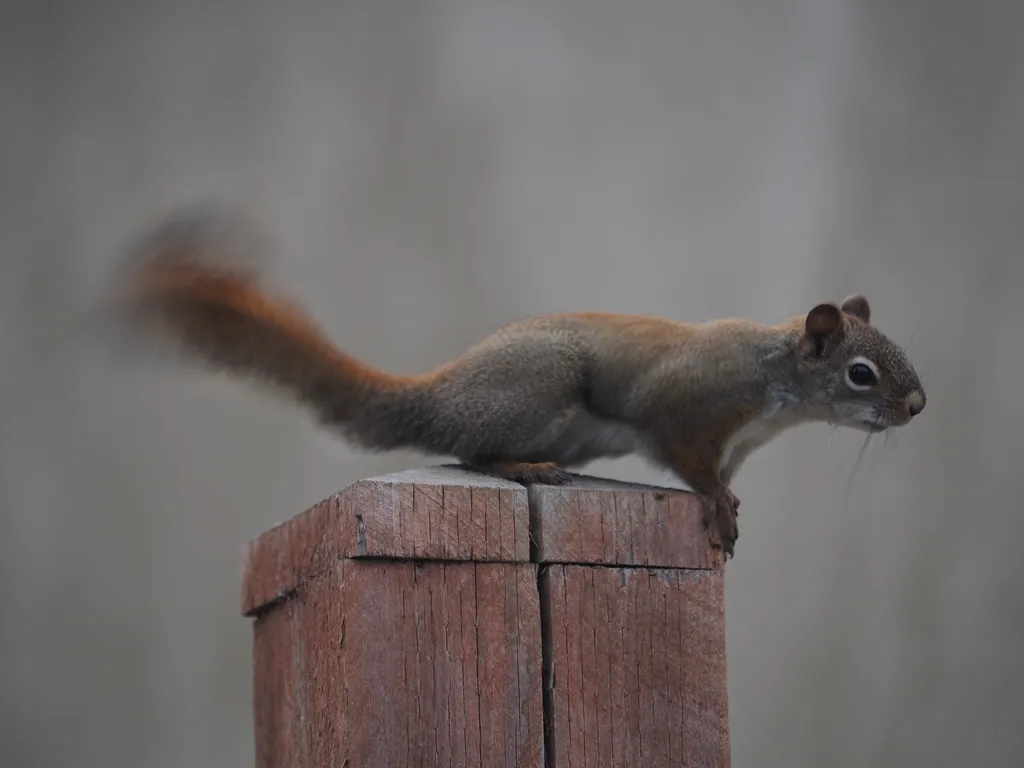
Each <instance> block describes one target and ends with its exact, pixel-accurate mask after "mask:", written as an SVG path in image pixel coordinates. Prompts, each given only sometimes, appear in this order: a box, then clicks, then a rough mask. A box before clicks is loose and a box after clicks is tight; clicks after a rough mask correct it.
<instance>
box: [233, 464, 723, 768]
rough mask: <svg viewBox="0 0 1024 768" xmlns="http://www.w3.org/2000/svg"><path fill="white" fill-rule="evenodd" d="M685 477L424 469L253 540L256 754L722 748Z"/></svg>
mask: <svg viewBox="0 0 1024 768" xmlns="http://www.w3.org/2000/svg"><path fill="white" fill-rule="evenodd" d="M699 517H700V515H699V509H698V508H697V505H696V502H695V499H694V498H693V496H692V495H690V494H687V493H681V492H678V491H668V490H665V489H656V488H650V487H646V486H635V485H626V484H621V483H614V482H611V481H604V480H597V479H595V478H588V477H577V478H576V480H575V482H574V483H573V484H572V485H570V486H562V487H553V486H533V487H531V488H530V489H529V492H528V491H527V488H526V487H524V486H521V485H518V484H515V483H511V482H506V481H502V480H498V479H495V478H491V477H487V476H484V475H480V474H476V473H471V472H467V471H464V470H462V469H459V468H456V467H431V468H428V469H421V470H412V471H408V472H399V473H396V474H392V475H387V476H384V477H376V478H369V479H366V480H361V481H359V482H357V483H354V484H353V485H351V486H349V487H348V488H346V489H345V490H343V491H341V492H340V493H337V494H335V495H334V496H332V497H330V498H328V499H326V500H325V501H323V502H321V503H319V504H317V505H316V506H314V507H313V508H312V509H310V510H308V511H306V512H304V513H302V514H300V515H298V516H297V517H295V518H293V519H291V520H289V521H288V522H286V523H283V524H281V525H278V526H276V527H275V528H272V529H271V530H269V531H267V532H266V533H264V534H263V535H261V536H260V537H258V538H257V539H256V540H255V541H253V542H252V543H251V544H250V545H249V547H248V550H247V552H246V562H245V575H244V582H243V597H242V608H243V612H244V614H245V615H247V616H250V617H253V618H254V621H253V631H254V645H253V664H254V718H255V736H256V763H257V766H259V768H286V767H287V768H291V767H292V766H294V767H296V768H298V767H299V766H302V768H328V767H330V768H335V767H337V768H342V767H343V766H344V767H346V768H377V767H378V766H379V767H380V768H391V767H392V766H395V767H397V766H406V765H408V766H435V765H436V766H440V765H444V766H466V767H467V768H469V766H481V767H483V768H491V766H499V767H500V766H509V767H511V766H517V767H519V766H521V767H522V768H543V767H545V766H546V767H547V768H568V766H569V765H570V762H571V764H572V765H574V766H575V765H581V766H591V765H592V766H627V767H632V766H644V767H646V766H651V767H655V768H656V767H658V766H682V765H686V766H694V767H695V768H696V767H700V768H703V767H704V766H709V767H710V766H715V767H719V766H720V767H722V768H727V766H728V764H729V743H728V723H727V701H726V693H725V647H724V641H725V636H724V612H723V580H722V567H721V560H720V557H719V556H718V554H717V553H716V552H714V551H713V550H711V549H710V547H709V546H708V545H707V537H706V536H705V535H704V533H703V531H702V530H701V527H700V521H699Z"/></svg>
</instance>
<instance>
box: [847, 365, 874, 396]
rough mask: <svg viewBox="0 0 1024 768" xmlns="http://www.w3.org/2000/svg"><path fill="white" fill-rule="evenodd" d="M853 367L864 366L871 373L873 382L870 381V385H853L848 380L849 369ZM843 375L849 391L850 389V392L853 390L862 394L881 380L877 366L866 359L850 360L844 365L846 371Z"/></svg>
mask: <svg viewBox="0 0 1024 768" xmlns="http://www.w3.org/2000/svg"><path fill="white" fill-rule="evenodd" d="M855 365H863V366H866V367H867V368H868V369H870V371H871V373H872V375H873V376H874V378H875V380H874V381H872V382H871V383H870V384H854V383H853V380H852V379H851V378H850V369H851V368H853V366H855ZM844 375H845V378H846V386H848V387H849V388H850V389H852V390H854V391H856V392H864V391H865V390H868V389H871V388H872V387H874V386H875V385H876V384H878V381H879V379H880V378H881V377H880V376H879V375H878V366H877V365H875V364H874V363H873V362H871V361H870V360H868V359H867V358H866V357H855V358H853V359H852V360H850V361H849V362H848V363H847V364H846V371H845V374H844Z"/></svg>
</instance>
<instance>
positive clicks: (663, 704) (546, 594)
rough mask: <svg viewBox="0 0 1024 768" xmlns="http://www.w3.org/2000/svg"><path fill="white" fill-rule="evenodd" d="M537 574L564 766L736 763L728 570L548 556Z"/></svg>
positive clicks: (706, 767) (554, 726) (713, 766)
mask: <svg viewBox="0 0 1024 768" xmlns="http://www.w3.org/2000/svg"><path fill="white" fill-rule="evenodd" d="M540 581H541V590H542V600H543V602H544V605H545V615H546V620H547V621H549V622H550V628H551V639H550V646H551V647H550V648H549V649H548V653H547V656H548V659H549V661H548V664H549V665H550V666H549V668H548V669H547V670H546V674H547V679H548V687H549V689H550V690H549V696H548V706H549V707H550V709H551V718H550V719H549V729H550V734H549V737H548V745H549V747H550V748H551V749H552V754H553V756H554V762H553V764H554V765H555V766H559V767H561V766H570V765H572V766H576V765H581V766H636V765H643V766H652V767H657V766H680V765H681V766H693V767H694V768H724V767H725V766H728V765H729V732H728V720H727V709H728V702H727V696H726V687H725V672H726V669H725V621H724V611H723V588H722V574H721V572H720V571H698V570H668V569H655V570H650V569H637V568H608V567H590V566H577V565H551V566H547V567H546V568H545V569H544V570H543V572H542V574H541V580H540ZM598 638H602V639H600V640H599V639H598Z"/></svg>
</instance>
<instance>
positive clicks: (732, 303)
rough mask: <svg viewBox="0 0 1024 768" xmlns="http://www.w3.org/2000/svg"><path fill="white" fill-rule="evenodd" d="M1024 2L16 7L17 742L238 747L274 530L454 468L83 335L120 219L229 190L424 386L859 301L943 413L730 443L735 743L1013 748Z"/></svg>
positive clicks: (853, 757)
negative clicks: (740, 462)
mask: <svg viewBox="0 0 1024 768" xmlns="http://www.w3.org/2000/svg"><path fill="white" fill-rule="evenodd" d="M1013 5H1014V4H1013V3H1011V2H1009V1H1007V2H1001V3H1000V2H994V1H993V2H986V1H984V0H978V2H974V3H954V2H938V1H937V0H933V2H904V3H896V2H892V3H883V2H868V0H860V1H858V0H756V1H755V0H747V2H741V1H740V0H698V1H695V2H671V1H670V0H632V2H629V3H626V2H614V3H613V2H607V1H606V0H519V1H518V2H515V3H510V2H500V1H499V0H491V1H490V2H485V1H484V0H427V1H426V2H424V0H377V1H376V2H369V1H366V2H354V1H352V2H346V3H341V2H334V3H327V2H316V0H302V2H299V0H294V2H292V3H291V4H290V5H289V4H286V3H283V2H282V3H270V2H241V0H220V1H219V2H213V3H211V2H200V1H199V0H179V2H177V3H158V2H151V1H149V0H140V1H138V2H135V3H128V2H114V1H113V0H77V2H70V1H65V2H51V3H38V2H37V3H30V2H27V1H26V2H21V3H17V2H12V1H11V0H9V1H8V2H7V3H5V4H4V5H3V10H2V12H0V13H2V15H0V37H2V39H0V51H2V54H0V56H2V60H0V64H2V67H0V72H2V75H0V77H2V81H0V82H2V91H0V94H2V97H3V98H2V102H0V103H2V108H3V120H2V121H0V138H2V143H0V146H2V147H3V150H2V156H0V158H2V168H3V186H2V188H0V190H2V191H0V194H2V200H0V222H2V223H0V248H2V259H3V261H2V265H3V278H2V280H0V297H2V301H0V372H2V373H0V388H2V389H0V407H2V409H3V412H2V422H0V423H2V425H3V428H2V438H0V446H2V450H3V455H2V462H0V503H2V528H0V568H2V572H0V577H2V581H0V597H2V601H3V602H2V605H0V615H2V617H3V618H2V627H3V629H2V646H0V665H2V666H0V675H2V680H3V684H2V686H0V707H2V710H0V738H2V745H0V746H2V754H4V755H5V756H6V757H5V759H4V761H3V762H4V764H5V765H10V766H63V765H66V766H126V767H128V766H131V767H135V766H147V767H148V766H155V767H163V766H190V767H191V766H207V765H209V766H229V765H232V766H233V765H238V766H244V765H250V764H251V762H252V745H251V720H250V703H249V696H250V683H249V674H250V656H249V654H250V639H249V626H248V624H247V622H246V621H245V620H243V619H242V618H240V617H239V616H238V604H239V601H238V592H239V584H238V582H239V570H240V552H241V545H242V543H243V541H245V540H246V539H249V538H251V537H253V536H255V535H256V534H258V533H259V532H260V531H261V530H263V529H264V528H266V527H267V526H269V525H270V524H272V523H274V522H276V521H278V520H281V519H283V518H285V517H288V516H290V515H292V514H294V513H297V512H299V511H301V510H302V509H303V508H305V507H306V506H308V505H309V504H311V503H313V502H315V501H317V500H319V499H320V498H322V497H324V496H326V495H328V494H329V493H331V492H333V491H334V490H336V489H338V488H341V487H343V486H344V485H346V484H347V483H349V482H352V481H354V480H356V479H357V478H359V477H362V476H366V475H369V474H373V473H379V472H385V471H392V470H397V469H399V468H403V467H408V466H412V465H415V464H418V463H420V462H421V461H422V459H421V458H419V457H416V456H413V455H405V454H395V455H391V456H384V457H381V456H376V457H374V456H369V457H368V456H362V455H359V454H357V453H354V452H352V451H349V450H348V449H347V448H346V447H345V446H344V445H342V444H340V443H338V442H337V441H336V440H334V439H333V438H332V437H330V436H328V435H325V434H322V433H320V432H318V431H317V430H316V429H315V428H314V427H313V426H312V425H311V424H310V422H309V421H307V419H306V418H305V416H304V415H303V414H302V413H301V412H300V411H299V410H298V409H297V408H294V407H292V406H289V405H287V404H285V403H281V402H278V401H276V400H273V399H271V398H270V397H268V396H265V395H263V394H261V393H259V392H256V391H254V390H251V389H248V388H245V387H241V386H238V385H236V384H234V383H231V382H225V381H222V380H219V379H212V378H209V377H205V376H202V375H197V374H194V373H187V372H183V371H177V370H170V371H168V370H137V369H132V368H129V369H125V368H124V367H116V366H112V365H111V363H110V361H109V360H108V359H106V358H104V357H102V356H100V355H98V354H96V352H95V350H93V349H91V348H88V347H86V346H83V345H82V342H81V341H80V339H79V338H78V337H77V336H76V335H75V334H74V333H72V331H73V330H74V329H75V327H76V323H77V319H76V318H77V317H78V315H77V313H78V312H79V311H80V310H81V309H82V308H83V307H86V306H88V304H89V302H90V301H92V300H94V299H95V297H96V295H97V292H98V291H100V290H102V288H103V287H104V286H105V281H106V280H107V279H108V276H109V273H110V270H111V268H112V267H113V265H114V264H115V263H116V260H117V258H118V257H119V255H120V252H119V249H121V248H122V247H123V245H124V244H125V242H126V241H127V239H128V238H130V237H131V236H132V235H133V234H135V233H136V232H137V231H138V230H139V228H140V227H142V226H144V225H145V224H146V223H147V222H149V221H150V220H152V219H153V218H154V217H156V216H158V215H160V213H161V212H163V211H164V210H166V209H167V208H168V207H171V206H175V205H178V204H181V203H187V202H192V201H194V200H196V199H202V198H209V197H217V198H221V199H224V200H227V201H230V202H233V203H237V204H239V205H242V206H245V207H246V208H248V209H249V210H250V211H252V212H253V213H255V214H256V215H257V216H259V217H261V219H262V221H263V223H264V224H265V226H266V227H267V228H268V230H269V231H271V232H273V233H274V236H275V238H276V243H277V246H278V247H279V251H278V254H279V255H278V256H277V257H276V258H275V259H273V260H272V261H271V263H270V267H269V270H270V273H271V276H272V279H273V280H275V281H276V282H277V284H279V285H280V286H282V287H283V288H284V289H286V290H288V291H290V292H291V293H293V294H295V295H296V296H298V297H299V298H301V300H303V301H304V302H305V303H307V304H308V306H309V307H310V308H311V310H312V311H313V312H314V313H315V314H316V315H317V316H318V317H319V318H320V319H322V321H323V323H324V324H325V325H326V326H327V327H328V328H329V330H330V331H331V333H332V334H334V335H335V337H336V338H337V340H338V341H339V342H340V343H341V344H342V345H343V346H345V347H346V348H348V349H349V350H350V351H352V352H354V353H356V354H358V355H360V356H362V357H363V358H365V359H366V360H367V361H369V362H372V363H374V364H376V365H379V366H382V367H385V368H387V369H389V370H393V371H396V372H414V371H417V370H420V369H423V368H426V367H428V366H432V365H434V364H435V363H438V362H440V361H442V360H444V359H446V358H448V357H449V356H453V355H455V354H457V353H459V352H460V351H461V350H462V349H463V347H464V346H465V345H467V344H468V343H470V342H471V341H473V340H474V339H476V338H477V337H479V336H480V335H482V334H484V333H485V332H487V331H489V330H492V329H493V328H495V327H497V326H498V325H500V324H501V323H504V322H506V321H509V320H512V319H515V318H517V317H520V316H522V315H524V314H528V313H534V312H541V311H551V310H573V309H583V308H597V309H605V310H613V311H623V312H645V313H656V314H663V315H668V316H672V317H677V318H681V319H692V320H701V319H706V318H709V317H715V316H724V315H745V316H748V317H751V318H754V319H757V320H763V321H776V320H778V319H780V318H782V317H784V316H787V315H790V314H793V313H796V312H802V311H805V310H806V309H809V308H810V307H811V306H812V305H813V304H815V303H817V302H819V301H823V300H837V299H840V298H842V297H843V296H844V295H845V294H847V293H849V292H852V291H855V290H858V291H863V292H865V293H866V294H867V295H868V297H869V298H870V299H871V301H872V302H873V305H874V309H875V315H876V321H877V323H878V325H879V326H880V327H881V328H882V329H883V330H884V331H886V332H887V333H889V334H890V335H891V336H893V337H894V338H895V339H897V340H899V341H901V342H903V343H906V344H909V348H910V352H911V353H912V355H913V357H914V359H915V361H916V363H917V365H918V366H919V370H920V373H921V374H922V377H923V379H924V382H925V385H926V387H927V388H928V393H929V408H928V409H927V410H926V411H925V413H924V415H923V416H922V417H921V419H920V420H919V422H917V423H915V424H914V425H913V427H911V428H909V429H907V430H905V431H903V432H900V433H897V434H895V435H893V436H892V437H891V438H890V439H889V440H888V441H883V440H881V439H879V440H876V441H875V442H874V443H872V444H870V445H869V447H868V450H867V451H866V453H865V456H864V458H863V459H862V460H861V461H860V462H859V464H857V463H856V458H857V454H858V451H859V450H860V448H861V446H862V444H863V438H862V436H860V435H857V434H852V433H850V434H848V433H844V432H835V433H833V432H831V431H830V430H829V429H828V428H827V427H824V426H823V427H806V428H802V429H801V430H798V431H796V432H793V433H791V434H790V435H787V436H786V437H784V438H782V439H780V440H779V441H778V442H776V443H774V444H773V445H772V446H770V447H769V448H767V449H765V450H764V451H762V452H761V453H760V454H758V455H756V456H755V457H754V458H753V459H752V460H751V462H750V463H749V464H748V465H747V467H746V468H745V470H744V472H742V473H741V475H740V477H739V479H738V483H737V487H736V490H737V493H738V495H739V496H740V497H741V498H742V499H743V500H744V506H743V513H744V514H743V536H742V537H741V539H740V541H739V546H738V552H737V555H738V556H737V558H736V559H735V560H734V561H733V562H732V563H731V564H730V566H729V568H728V575H727V612H728V645H729V648H728V651H729V686H730V697H731V710H732V733H733V745H734V755H735V761H734V762H735V765H736V766H737V768H755V767H759V768H771V767H773V766H815V767H817V766H884V765H899V766H910V765H914V766H918V765H920V766H937V767H944V766H967V765H985V766H1009V765H1020V764H1021V763H1022V761H1024V728H1021V724H1022V717H1024V714H1022V704H1021V696H1022V694H1024V668H1022V667H1024V655H1022V653H1021V648H1022V647H1024V588H1022V578H1024V565H1022V563H1021V558H1020V555H1019V542H1020V540H1021V536H1022V534H1024V520H1022V518H1021V515H1020V514H1019V512H1018V509H1019V507H1020V500H1021V497H1022V490H1024V489H1022V488H1021V482H1022V481H1021V472H1020V467H1019V459H1018V460H1016V461H1015V460H1014V457H1015V456H1019V455H1021V444H1020V439H1021V438H1020V435H1021V431H1022V427H1024V424H1022V410H1024V409H1022V406H1021V402H1020V381H1021V379H1022V376H1024V354H1022V347H1021V342H1020V331H1021V325H1022V323H1021V321H1022V319H1024V311H1022V309H1021V297H1020V294H1021V288H1022V286H1024V282H1022V278H1024V264H1022V261H1021V255H1020V250H1021V242H1022V238H1024V204H1022V198H1021V193H1020V191H1019V185H1020V183H1021V180H1022V172H1024V142H1022V140H1021V137H1022V136H1024V90H1022V89H1021V86H1020V83H1021V79H1022V76H1024V47H1022V45H1021V35H1022V30H1024V26H1022V21H1024V11H1021V10H1018V9H1014V7H1013ZM593 471H594V472H595V473H605V474H609V475H612V476H616V477H620V478H624V479H636V480H645V481H659V480H663V479H664V477H663V476H662V475H661V474H660V473H655V472H653V471H652V470H650V469H649V468H647V467H645V466H643V465H642V464H641V463H639V462H638V461H635V460H624V461H619V462H614V463H603V464H598V465H594V466H593Z"/></svg>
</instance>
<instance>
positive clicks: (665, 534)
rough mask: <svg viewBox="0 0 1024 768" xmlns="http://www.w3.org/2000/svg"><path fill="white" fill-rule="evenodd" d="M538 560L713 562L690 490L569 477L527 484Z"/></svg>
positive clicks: (715, 553) (715, 556)
mask: <svg viewBox="0 0 1024 768" xmlns="http://www.w3.org/2000/svg"><path fill="white" fill-rule="evenodd" d="M530 530H531V533H532V535H533V538H534V541H535V544H536V553H535V559H536V562H538V563H592V564H604V565H635V566H651V567H662V568H705V569H706V568H719V567H721V565H722V555H721V551H720V550H717V549H714V548H713V547H712V546H711V544H710V543H709V539H708V536H707V533H706V532H705V530H704V524H703V523H702V522H701V506H700V501H699V499H698V498H697V496H695V495H694V494H693V493H690V492H688V491H680V490H676V489H671V488H658V487H655V486H648V485H631V484H627V483H619V482H616V481H614V480H601V479H598V478H594V477H577V478H576V479H575V480H574V482H573V483H572V484H571V485H560V486H553V485H533V486H531V487H530Z"/></svg>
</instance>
